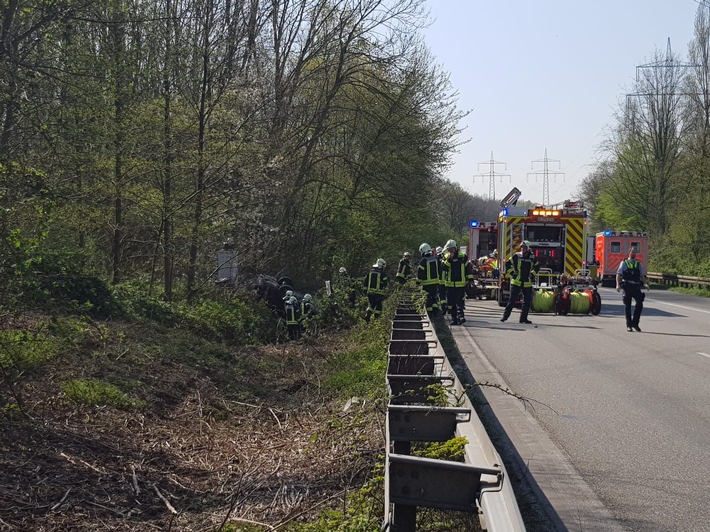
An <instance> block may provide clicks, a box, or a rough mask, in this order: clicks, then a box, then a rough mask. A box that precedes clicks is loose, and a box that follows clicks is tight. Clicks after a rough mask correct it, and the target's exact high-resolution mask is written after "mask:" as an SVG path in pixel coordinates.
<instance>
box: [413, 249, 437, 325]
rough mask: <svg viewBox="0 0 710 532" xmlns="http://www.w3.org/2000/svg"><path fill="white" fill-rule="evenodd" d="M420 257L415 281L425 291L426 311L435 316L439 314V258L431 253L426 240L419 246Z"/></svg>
mask: <svg viewBox="0 0 710 532" xmlns="http://www.w3.org/2000/svg"><path fill="white" fill-rule="evenodd" d="M419 253H421V254H422V259H421V260H420V261H419V267H418V268H417V283H418V284H420V285H421V287H422V289H423V290H424V291H425V292H426V311H427V313H430V314H432V315H433V316H436V315H438V314H439V281H440V276H439V268H440V263H439V259H438V258H437V257H436V255H434V253H432V250H431V246H430V245H429V244H427V243H426V242H425V243H423V244H422V245H421V246H419Z"/></svg>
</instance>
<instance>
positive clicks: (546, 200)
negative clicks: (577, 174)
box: [528, 148, 565, 205]
mask: <svg viewBox="0 0 710 532" xmlns="http://www.w3.org/2000/svg"><path fill="white" fill-rule="evenodd" d="M559 162H560V161H559V160H557V159H548V157H547V148H545V157H544V158H542V159H538V160H536V161H532V162H531V163H530V169H531V170H532V169H533V168H534V166H533V165H534V164H535V163H542V164H543V167H542V170H538V171H537V172H528V177H529V176H531V175H534V176H535V181H537V176H539V175H541V176H542V204H543V205H549V204H550V176H551V175H552V176H553V178H554V179H555V181H557V176H558V175H561V176H562V180H563V181H564V178H565V177H564V176H565V173H564V172H556V171H550V168H549V166H550V163H559Z"/></svg>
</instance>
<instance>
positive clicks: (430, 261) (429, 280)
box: [417, 255, 440, 286]
mask: <svg viewBox="0 0 710 532" xmlns="http://www.w3.org/2000/svg"><path fill="white" fill-rule="evenodd" d="M439 277H440V273H439V259H437V258H436V257H435V256H433V255H426V256H424V257H422V260H421V261H420V262H419V268H417V279H419V283H420V284H421V285H422V286H431V285H434V284H439V282H440V280H439Z"/></svg>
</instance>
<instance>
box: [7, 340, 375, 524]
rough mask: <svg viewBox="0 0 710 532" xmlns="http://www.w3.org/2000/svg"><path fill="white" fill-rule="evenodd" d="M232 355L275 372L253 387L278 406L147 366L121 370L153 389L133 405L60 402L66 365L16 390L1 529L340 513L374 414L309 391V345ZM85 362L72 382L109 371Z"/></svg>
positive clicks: (177, 368) (359, 472)
mask: <svg viewBox="0 0 710 532" xmlns="http://www.w3.org/2000/svg"><path fill="white" fill-rule="evenodd" d="M109 355H110V357H112V358H111V359H112V360H113V361H114V362H117V361H116V360H114V359H115V358H116V357H119V358H120V357H122V355H121V353H109ZM239 356H242V357H254V360H258V362H259V364H261V365H263V367H265V368H270V367H274V366H276V365H278V366H279V367H281V368H283V371H281V372H280V374H279V375H278V376H277V377H276V378H274V379H273V380H272V381H271V384H268V380H265V381H264V382H265V383H266V384H264V386H269V385H271V386H273V387H274V388H275V390H274V391H275V392H277V393H275V394H274V395H275V396H276V397H279V398H280V399H278V401H275V402H273V403H270V402H269V401H262V402H253V403H252V402H248V401H243V402H242V401H237V400H234V399H233V398H234V397H235V396H234V394H231V395H226V394H225V393H223V390H224V386H223V382H222V381H223V379H224V375H211V374H210V373H209V372H208V371H205V370H200V369H199V368H194V367H193V368H191V369H187V367H185V366H183V365H180V364H177V363H170V362H165V361H160V360H159V359H157V358H153V359H152V360H151V359H147V360H148V361H146V360H141V363H140V364H136V367H135V368H133V371H134V375H132V376H131V378H134V379H137V378H140V382H141V383H153V384H151V386H150V388H149V390H148V391H146V390H145V388H144V389H143V391H142V394H141V398H142V399H143V400H144V401H145V405H146V406H145V407H144V408H141V409H139V410H135V409H134V410H121V409H118V408H113V407H87V406H77V405H76V404H72V403H70V402H69V401H67V400H66V399H65V398H63V397H62V394H61V392H58V387H57V382H59V381H60V380H62V379H64V378H66V377H67V375H69V374H72V373H73V374H76V373H77V368H76V367H72V366H71V365H70V364H66V360H65V361H64V363H63V364H57V365H56V366H53V367H50V368H46V370H45V371H43V372H42V373H41V374H40V375H37V376H33V377H32V378H31V379H27V380H26V381H25V383H24V385H23V387H22V388H21V389H20V390H16V391H19V392H21V394H22V396H23V398H24V400H25V405H24V411H25V412H27V413H28V415H29V417H24V416H21V415H17V414H16V415H13V416H8V415H5V416H4V417H2V418H0V422H2V430H1V431H0V530H13V531H14V530H21V531H29V530H32V531H59V530H61V531H64V530H81V531H87V530H88V531H90V530H120V531H134V530H135V531H143V530H179V531H203V530H204V531H207V530H221V529H222V528H223V527H225V526H226V525H227V524H229V525H230V527H231V528H230V529H231V530H251V531H258V530H285V529H287V528H288V526H289V524H291V523H295V522H297V521H304V520H305V521H307V520H310V519H313V518H314V517H315V516H316V515H318V514H319V513H320V512H321V511H322V510H323V509H325V508H328V507H330V508H337V509H341V510H342V509H343V508H344V505H345V504H346V503H345V501H346V495H347V494H348V493H350V492H351V491H352V490H354V489H357V488H358V487H359V486H361V485H362V484H363V483H364V482H366V481H367V479H368V478H369V476H370V475H371V474H372V471H373V468H374V466H375V464H376V462H377V457H378V454H380V453H381V452H382V451H383V445H384V435H383V430H384V429H383V428H382V427H381V426H380V423H381V422H380V421H379V420H380V419H381V418H382V412H380V411H378V410H381V407H380V408H379V409H378V407H377V405H374V404H368V403H364V404H363V403H362V402H357V403H355V405H352V406H351V408H349V409H347V411H346V410H345V409H344V408H343V407H344V405H343V404H339V403H333V402H331V401H329V400H327V399H326V398H324V397H322V396H320V395H319V393H318V389H317V375H314V374H313V371H312V362H313V360H314V357H319V356H328V355H327V354H325V350H324V349H320V348H319V347H318V346H314V345H309V344H307V343H304V344H301V345H289V346H288V348H285V347H284V346H272V347H264V348H253V347H252V348H250V350H249V352H247V353H242V354H240V355H239ZM285 357H286V358H287V359H288V360H287V363H286V365H284V363H285V362H284V358H285ZM126 358H127V357H126ZM83 360H84V364H86V366H87V367H86V368H85V371H83V373H86V374H90V375H96V373H97V372H98V373H101V371H102V370H105V371H107V372H108V371H109V370H110V368H109V369H107V368H108V366H106V365H104V366H101V364H99V363H97V362H95V361H92V359H90V358H87V357H86V356H84V359H83ZM121 360H122V362H123V363H125V362H127V360H125V359H121ZM127 365H128V366H129V367H132V364H127ZM256 366H257V364H252V365H251V367H256ZM111 367H112V368H113V370H115V364H114V366H111ZM299 367H300V368H301V370H300V371H297V370H296V368H299ZM241 378H243V379H244V380H245V381H246V382H249V381H252V384H253V382H254V381H262V380H263V379H265V376H263V375H259V374H257V373H251V374H244V375H242V376H241ZM3 395H6V394H3ZM228 397H231V398H228ZM288 397H291V398H292V399H293V400H292V401H288V400H286V401H284V400H283V398H288Z"/></svg>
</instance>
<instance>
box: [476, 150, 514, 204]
mask: <svg viewBox="0 0 710 532" xmlns="http://www.w3.org/2000/svg"><path fill="white" fill-rule="evenodd" d="M482 164H487V165H488V173H487V174H476V175H474V176H473V178H474V181H473V182H474V183H475V182H476V178H477V177H483V179H484V180H485V179H486V177H487V178H488V179H489V182H488V199H492V200H494V199H496V177H500V180H501V183H502V182H503V178H504V177H510V174H500V173H498V172H496V170H495V165H497V164H502V165H505V170H507V169H508V165H507V164H506V163H503V162H500V161H495V160H494V159H493V152H492V151H491V160H490V161H486V162H482V163H478V169H479V170H480V169H481V165H482Z"/></svg>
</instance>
